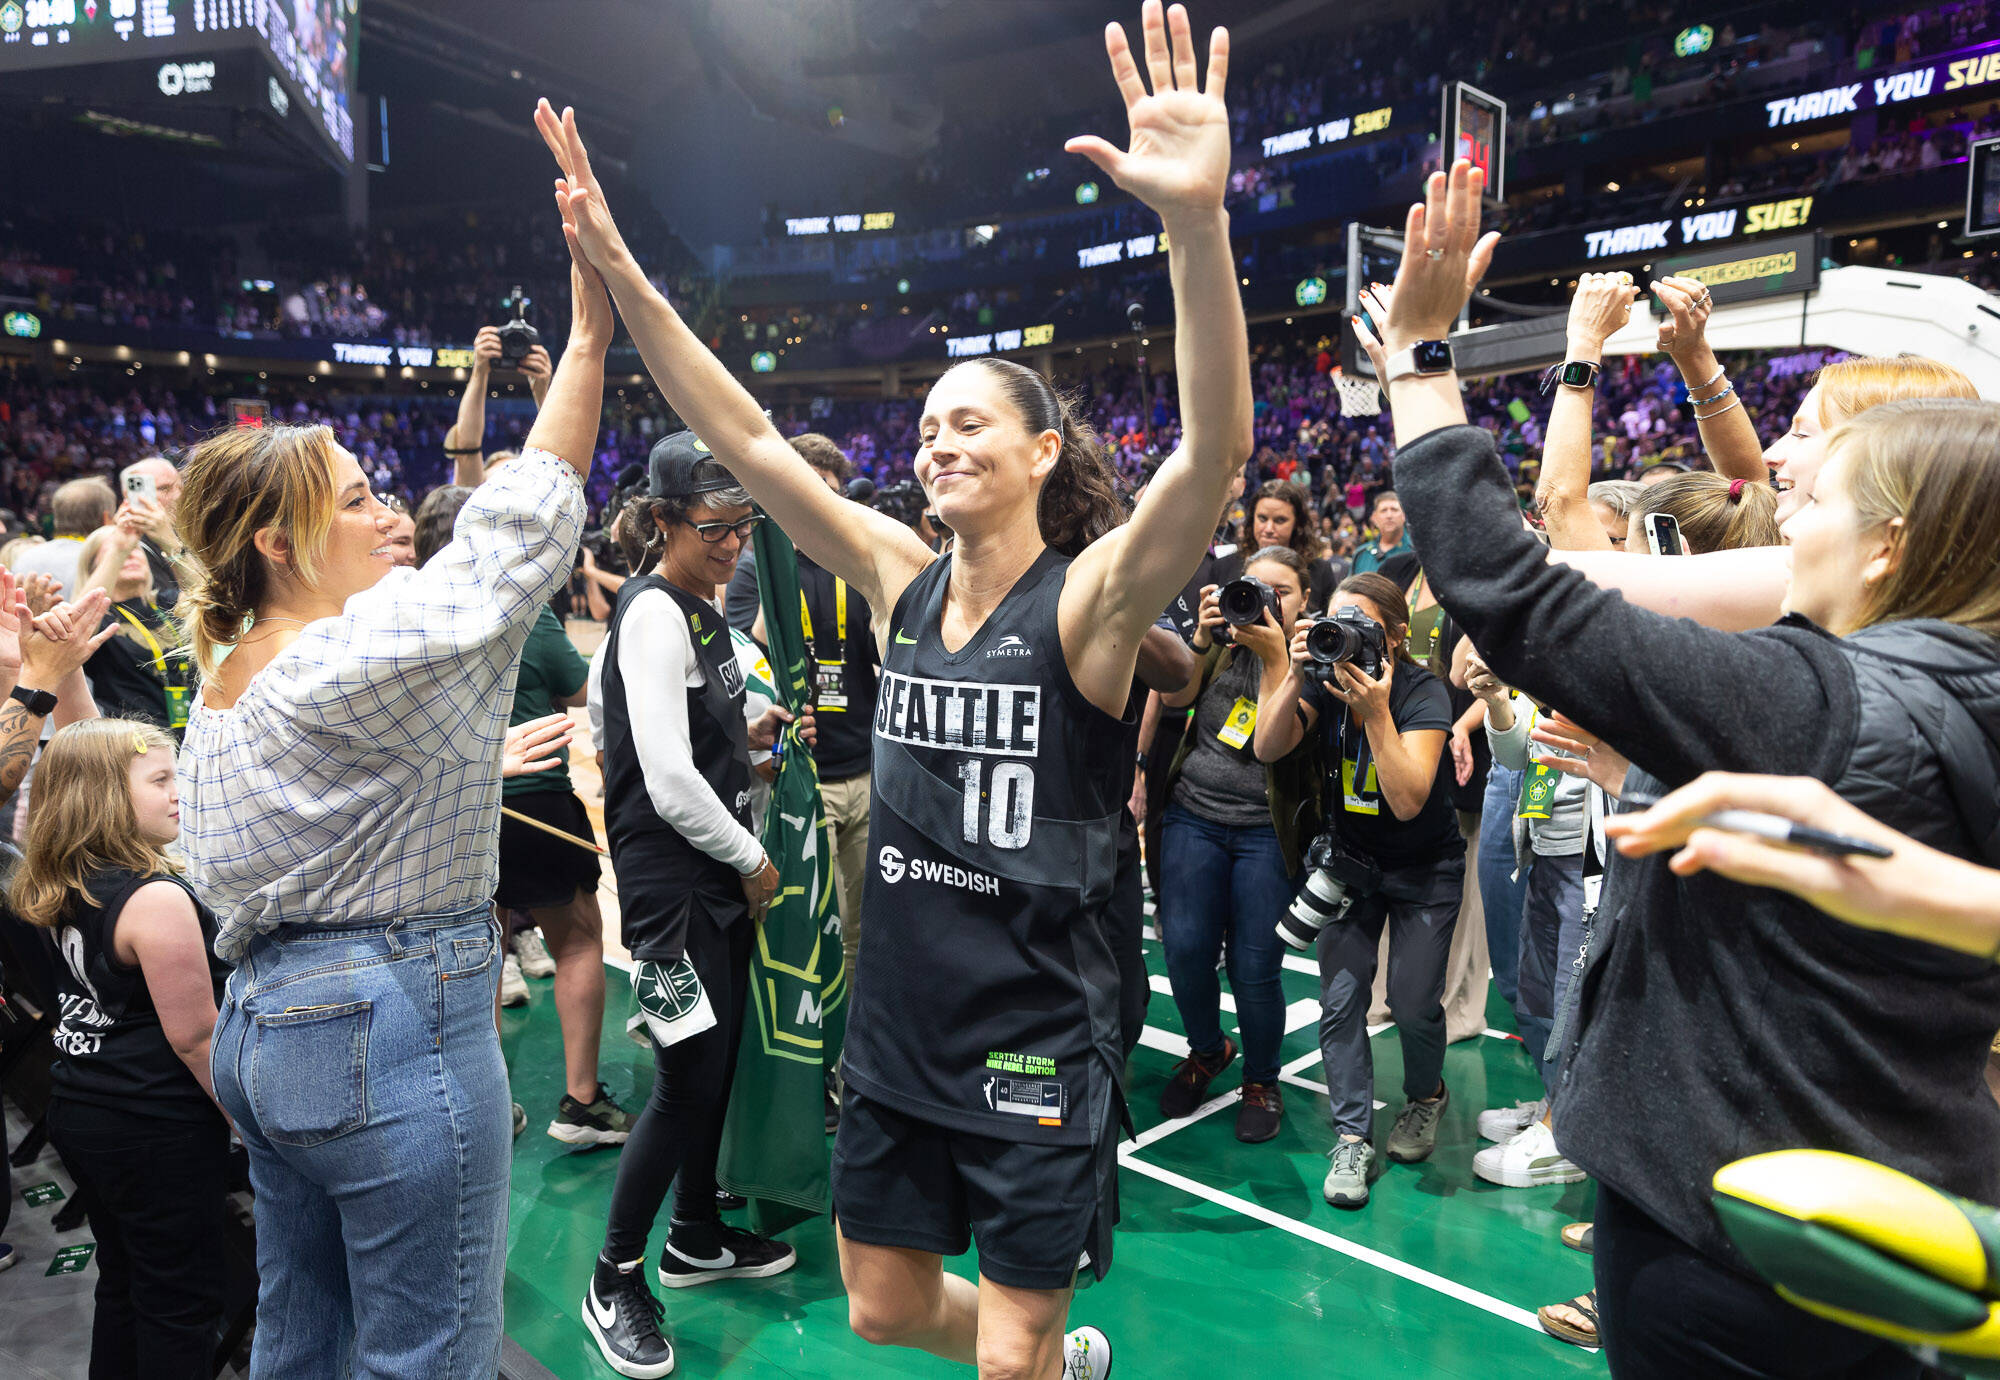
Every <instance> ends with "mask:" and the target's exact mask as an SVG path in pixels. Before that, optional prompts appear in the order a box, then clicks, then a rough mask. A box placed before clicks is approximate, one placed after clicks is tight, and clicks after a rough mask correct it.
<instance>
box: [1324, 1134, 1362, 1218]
mask: <svg viewBox="0 0 2000 1380" xmlns="http://www.w3.org/2000/svg"><path fill="white" fill-rule="evenodd" d="M1327 1158H1328V1159H1330V1160H1332V1161H1333V1163H1332V1164H1331V1165H1330V1166H1328V1168H1327V1171H1326V1182H1325V1183H1324V1184H1323V1185H1321V1187H1320V1192H1321V1193H1323V1194H1325V1195H1326V1200H1327V1201H1328V1202H1329V1203H1332V1204H1333V1205H1334V1206H1335V1207H1346V1208H1355V1207H1360V1206H1362V1205H1363V1204H1364V1203H1366V1202H1367V1201H1368V1171H1369V1170H1371V1169H1373V1168H1374V1167H1375V1147H1374V1146H1372V1145H1370V1144H1369V1143H1368V1142H1367V1141H1365V1140H1343V1141H1341V1142H1340V1144H1338V1145H1336V1146H1334V1147H1333V1149H1332V1150H1331V1151H1329V1152H1328V1155H1327Z"/></svg>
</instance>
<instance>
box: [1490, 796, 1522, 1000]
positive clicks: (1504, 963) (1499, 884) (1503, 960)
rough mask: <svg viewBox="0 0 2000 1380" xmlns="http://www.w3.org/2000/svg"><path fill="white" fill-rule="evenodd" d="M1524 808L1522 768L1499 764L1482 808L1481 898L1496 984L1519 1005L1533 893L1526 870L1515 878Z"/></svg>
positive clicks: (1501, 991) (1502, 992) (1503, 995)
mask: <svg viewBox="0 0 2000 1380" xmlns="http://www.w3.org/2000/svg"><path fill="white" fill-rule="evenodd" d="M1520 808H1521V773H1520V772H1517V771H1513V770H1510V769H1509V768H1507V767H1503V766H1501V765H1500V764H1499V763H1498V762H1495V763H1494V764H1493V769H1492V771H1490V772H1488V773H1487V776H1486V801H1485V805H1484V806H1483V808H1482V809H1481V810H1480V813H1479V903H1480V905H1481V906H1482V907H1483V908H1484V909H1485V911H1486V953H1487V956H1488V957H1489V959H1490V960H1491V961H1492V964H1493V985H1494V986H1495V987H1498V988H1499V989H1500V995H1501V996H1502V997H1505V998H1506V999H1507V1005H1508V1006H1510V1007H1518V1006H1519V1005H1520V1001H1521V908H1522V906H1523V905H1524V904H1525V903H1526V900H1527V895H1528V877H1527V873H1526V872H1525V871H1524V872H1523V873H1522V874H1521V877H1520V879H1519V880H1518V881H1517V880H1515V878H1514V814H1515V812H1516V811H1517V810H1519V809H1520Z"/></svg>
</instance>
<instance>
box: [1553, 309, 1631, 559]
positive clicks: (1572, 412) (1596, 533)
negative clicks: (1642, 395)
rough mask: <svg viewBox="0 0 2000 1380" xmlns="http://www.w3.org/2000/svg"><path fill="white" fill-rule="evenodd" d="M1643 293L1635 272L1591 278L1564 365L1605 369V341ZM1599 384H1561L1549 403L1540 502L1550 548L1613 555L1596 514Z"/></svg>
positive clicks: (1573, 317) (1575, 313) (1574, 314)
mask: <svg viewBox="0 0 2000 1380" xmlns="http://www.w3.org/2000/svg"><path fill="white" fill-rule="evenodd" d="M1638 296H1639V289H1637V288H1636V287H1633V286H1632V275H1631V274H1629V273H1586V274H1584V275H1583V278H1582V280H1581V281H1579V282H1578V283H1577V285H1576V296H1575V297H1574V298H1572V299H1571V300H1570V304H1569V344H1568V347H1567V349H1566V350H1565V351H1564V355H1563V358H1564V361H1565V362H1566V363H1567V362H1570V361H1578V362H1581V363H1584V364H1601V363H1602V362H1603V360H1604V342H1605V341H1606V340H1608V339H1609V338H1610V337H1611V336H1613V335H1615V334H1616V333H1617V332H1618V330H1619V329H1620V328H1621V327H1623V326H1624V324H1625V322H1626V320H1627V319H1628V318H1629V317H1630V316H1631V314H1632V303H1633V302H1634V301H1635V300H1636V299H1637V298H1638ZM1596 401H1597V382H1596V379H1595V377H1594V376H1593V378H1592V380H1591V382H1590V383H1588V384H1584V385H1581V386H1576V385H1572V384H1568V383H1563V382H1560V381H1558V382H1557V383H1556V386H1555V398H1554V400H1553V401H1552V402H1551V403H1550V404H1549V432H1548V438H1547V441H1546V443H1545V444H1544V445H1543V447H1542V474H1541V478H1540V480H1539V481H1538V482H1537V483H1536V485H1535V502H1536V503H1537V504H1538V505H1539V506H1540V507H1541V510H1542V521H1543V522H1544V523H1545V524H1546V525H1547V527H1548V533H1549V544H1550V545H1551V546H1555V547H1558V548H1561V549H1564V550H1572V551H1609V550H1611V549H1612V546H1611V539H1610V538H1609V537H1607V536H1605V535H1604V526H1603V524H1602V523H1600V522H1598V520H1597V515H1596V514H1595V513H1593V512H1591V511H1590V413H1591V407H1592V405H1593V404H1595V402H1596Z"/></svg>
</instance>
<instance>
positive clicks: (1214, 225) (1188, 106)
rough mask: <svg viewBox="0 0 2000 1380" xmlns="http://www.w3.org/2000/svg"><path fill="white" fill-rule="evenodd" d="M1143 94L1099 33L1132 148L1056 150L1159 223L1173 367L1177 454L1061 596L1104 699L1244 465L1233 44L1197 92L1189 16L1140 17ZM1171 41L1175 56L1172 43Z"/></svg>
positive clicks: (1247, 441)
mask: <svg viewBox="0 0 2000 1380" xmlns="http://www.w3.org/2000/svg"><path fill="white" fill-rule="evenodd" d="M1143 26H1144V30H1145V45H1146V66H1147V70H1148V75H1149V76H1150V78H1151V81H1152V93H1151V94H1150V95H1148V94H1147V91H1146V83H1145V82H1144V81H1142V80H1141V79H1140V76H1139V68H1138V64H1137V63H1136V62H1135V61H1134V60H1133V57H1132V50H1131V47H1130V45H1129V44H1128V43H1127V41H1126V38H1125V30H1124V28H1123V27H1122V26H1120V25H1117V24H1111V25H1108V26H1106V28H1105V34H1104V43H1105V48H1106V49H1107V50H1108V51H1109V53H1110V55H1111V74H1112V76H1113V78H1115V79H1116V81H1117V83H1118V89H1119V92H1120V93H1121V94H1122V95H1123V96H1124V98H1125V115H1126V119H1127V121H1128V122H1129V124H1130V126H1131V141H1130V145H1131V146H1130V147H1129V148H1127V149H1123V150H1120V149H1118V148H1116V147H1115V146H1113V145H1112V144H1110V143H1107V142H1106V141H1105V140H1103V139H1100V138H1097V137H1096V136H1094V135H1084V136H1080V137H1078V138H1075V139H1072V140H1070V141H1069V143H1068V144H1066V145H1065V146H1064V147H1065V148H1066V149H1067V150H1068V151H1069V152H1071V153H1080V154H1082V155H1084V157H1086V158H1088V159H1090V161H1091V162H1093V163H1095V164H1097V166H1098V167H1100V168H1102V169H1104V171H1105V172H1106V173H1107V174H1109V175H1110V177H1111V179H1112V181H1114V182H1116V183H1117V184H1118V185H1119V186H1120V187H1122V188H1124V189H1125V190H1126V191H1128V192H1131V193H1132V194H1133V195H1134V196H1136V197H1138V198H1139V199H1140V200H1141V201H1143V202H1145V203H1146V205H1147V206H1149V207H1151V208H1152V209H1153V210H1154V211H1155V212H1157V213H1158V214H1159V217H1160V223H1161V226H1162V228H1163V229H1164V230H1165V232H1166V238H1167V242H1168V250H1167V256H1168V268H1169V272H1170V275H1171V277H1172V279H1173V290H1174V320H1175V323H1176V325H1175V331H1174V364H1175V379H1176V382H1177V384H1178V385H1179V389H1180V401H1181V417H1182V418H1183V424H1184V428H1185V429H1184V430H1183V432H1182V435H1181V444H1180V446H1179V448H1178V449H1176V450H1175V451H1174V453H1173V454H1172V455H1170V456H1169V457H1167V460H1166V463H1164V464H1163V465H1161V466H1160V470H1159V473H1158V474H1157V475H1155V476H1154V478H1153V482H1152V483H1151V484H1150V485H1148V486H1147V489H1146V495H1145V497H1144V498H1143V499H1141V500H1140V502H1139V507H1138V509H1137V511H1136V512H1134V513H1133V515H1132V520H1131V521H1130V522H1129V523H1127V524H1125V525H1124V526H1123V527H1120V528H1118V529H1117V530H1116V531H1114V532H1111V533H1109V534H1107V535H1106V536H1104V537H1102V538H1100V539H1099V540H1098V541H1096V542H1094V543H1092V544H1091V546H1089V547H1088V548H1086V549H1085V550H1084V552H1083V554H1082V555H1080V556H1078V557H1077V559H1076V563H1075V564H1074V565H1073V566H1072V567H1071V568H1070V573H1069V579H1068V581H1067V583H1066V584H1065V586H1064V590H1063V598H1062V607H1061V627H1062V637H1063V650H1064V654H1065V655H1066V656H1067V657H1068V659H1069V665H1070V672H1071V674H1072V675H1073V676H1074V677H1075V678H1076V681H1077V685H1078V687H1079V688H1081V689H1082V690H1083V691H1084V693H1085V694H1086V695H1089V696H1090V697H1091V698H1093V699H1099V700H1101V699H1102V698H1103V697H1104V696H1106V695H1109V694H1112V693H1114V692H1115V691H1116V688H1117V686H1118V685H1119V684H1120V683H1121V682H1122V681H1124V680H1126V679H1129V678H1130V676H1131V666H1132V660H1133V656H1134V651H1135V648H1136V647H1137V645H1138V643H1139V639H1140V638H1141V637H1143V636H1144V635H1145V632H1146V629H1147V628H1148V627H1150V626H1151V625H1152V622H1153V620H1154V619H1155V618H1157V617H1159V614H1160V610H1161V609H1163V608H1165V607H1166V606H1167V604H1168V602H1169V601H1170V600H1172V599H1173V597H1174V595H1175V594H1177V593H1178V592H1179V591H1180V589H1181V588H1182V586H1184V585H1185V584H1186V583H1187V580H1188V576H1190V575H1191V574H1193V573H1194V569H1195V566H1196V565H1197V564H1198V563H1199V562H1200V560H1201V556H1202V552H1203V551H1204V550H1206V549H1207V546H1208V540H1209V537H1210V536H1211V535H1212V533H1213V530H1214V528H1213V524H1212V523H1211V522H1210V521H1209V518H1210V515H1211V514H1213V513H1214V512H1215V511H1216V509H1217V508H1218V507H1219V506H1220V505H1221V503H1222V500H1223V498H1224V495H1225V491H1226V490H1227V489H1228V487H1229V482H1230V480H1231V479H1232V478H1233V477H1234V476H1235V475H1236V473H1237V472H1238V471H1239V470H1241V469H1242V468H1243V465H1244V463H1245V462H1246V461H1248V460H1249V458H1250V450H1251V427H1250V420H1251V411H1250V348H1249V343H1248V338H1247V336H1246V335H1245V332H1244V325H1243V302H1242V299H1241V297H1240V296H1239V294H1238V290H1237V282H1236V270H1235V261H1234V260H1233V258H1232V257H1231V255H1230V250H1229V216H1228V213H1227V212H1226V211H1224V210H1223V206H1222V197H1223V192H1224V190H1225V188H1226V186H1227V184H1228V179H1229V112H1228V109H1227V108H1226V107H1225V106H1224V105H1223V102H1222V91H1223V84H1224V81H1225V80H1226V78H1227V76H1228V72H1229V34H1228V31H1227V30H1225V29H1220V28H1218V29H1216V30H1214V31H1213V32H1212V33H1211V34H1210V35H1209V44H1208V84H1207V86H1206V87H1203V86H1201V85H1199V84H1198V82H1197V77H1198V75H1199V72H1198V68H1197V64H1196V61H1195V49H1194V37H1193V35H1192V33H1191V32H1190V30H1189V28H1188V18H1187V11H1186V10H1185V9H1184V8H1183V7H1181V6H1180V5H1175V6H1174V7H1173V9H1172V10H1171V11H1169V12H1168V13H1167V14H1166V15H1165V16H1164V18H1163V16H1162V14H1161V10H1160V5H1159V0H1146V5H1145V8H1144V14H1143ZM1170 30H1171V47H1170V45H1169V37H1170V34H1169V31H1170Z"/></svg>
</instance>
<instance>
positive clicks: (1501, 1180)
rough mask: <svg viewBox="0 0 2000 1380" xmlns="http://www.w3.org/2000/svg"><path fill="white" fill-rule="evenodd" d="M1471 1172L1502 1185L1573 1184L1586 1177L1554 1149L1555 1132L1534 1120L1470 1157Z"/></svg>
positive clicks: (1487, 1180)
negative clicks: (1516, 1133) (1506, 1140)
mask: <svg viewBox="0 0 2000 1380" xmlns="http://www.w3.org/2000/svg"><path fill="white" fill-rule="evenodd" d="M1472 1172H1473V1173H1475V1174H1477V1175H1478V1176H1479V1177H1480V1178H1482V1179H1484V1180H1486V1182H1487V1183H1489V1184H1499V1185H1500V1186H1501V1187H1502V1188H1539V1187H1541V1186H1542V1185H1543V1184H1573V1183H1576V1182H1578V1181H1579V1180H1581V1179H1583V1178H1585V1177H1587V1176H1586V1175H1585V1174H1584V1172H1583V1170H1581V1169H1579V1168H1578V1167H1577V1166H1576V1164H1575V1163H1574V1162H1573V1161H1570V1160H1567V1159H1565V1158H1563V1153H1562V1151H1560V1150H1558V1149H1556V1135H1555V1132H1554V1131H1552V1130H1550V1129H1549V1128H1548V1127H1546V1126H1544V1125H1543V1124H1542V1123H1541V1122H1539V1121H1537V1122H1534V1123H1532V1124H1531V1125H1529V1127H1528V1129H1527V1130H1525V1131H1523V1132H1521V1134H1520V1135H1518V1136H1515V1137H1514V1139H1512V1140H1510V1141H1508V1142H1507V1143H1506V1144H1505V1145H1489V1146H1487V1147H1486V1148H1485V1149H1484V1150H1481V1151H1480V1152H1479V1153H1478V1154H1476V1155H1474V1156H1473V1157H1472Z"/></svg>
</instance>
